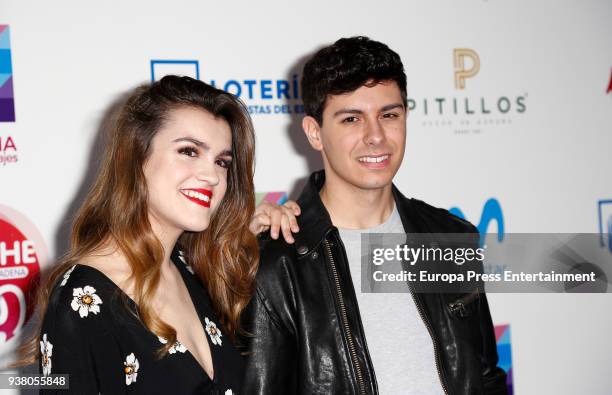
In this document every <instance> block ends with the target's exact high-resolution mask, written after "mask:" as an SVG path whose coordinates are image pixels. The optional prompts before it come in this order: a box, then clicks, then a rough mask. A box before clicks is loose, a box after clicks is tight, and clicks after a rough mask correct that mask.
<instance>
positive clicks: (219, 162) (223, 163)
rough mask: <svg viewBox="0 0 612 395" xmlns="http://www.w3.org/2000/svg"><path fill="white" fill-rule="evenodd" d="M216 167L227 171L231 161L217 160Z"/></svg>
mask: <svg viewBox="0 0 612 395" xmlns="http://www.w3.org/2000/svg"><path fill="white" fill-rule="evenodd" d="M215 163H216V164H217V165H218V166H221V167H222V168H224V169H228V168H229V167H230V165H231V164H232V161H231V160H226V159H217V161H216V162H215Z"/></svg>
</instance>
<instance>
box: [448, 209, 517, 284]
mask: <svg viewBox="0 0 612 395" xmlns="http://www.w3.org/2000/svg"><path fill="white" fill-rule="evenodd" d="M448 211H450V213H451V214H453V215H456V216H457V217H459V218H462V219H466V220H469V219H468V218H466V216H465V214H463V211H461V209H460V208H459V207H452V208H451V209H450V210H448ZM493 221H495V223H497V242H498V243H501V242H503V241H504V235H505V232H506V230H505V222H504V213H503V211H502V207H501V204H500V203H499V201H498V200H497V199H496V198H490V199H488V200H487V201H486V202H485V204H484V206H483V207H482V214H481V215H480V221H479V222H478V225H477V226H476V228H478V233H480V236H481V237H480V247H483V248H487V245H486V241H487V240H486V238H487V232H489V225H491V222H493ZM470 222H472V223H475V222H474V221H470ZM507 269H508V267H507V266H506V265H505V264H498V263H494V262H487V263H485V265H484V270H485V273H487V274H499V273H503V272H504V271H505V270H507Z"/></svg>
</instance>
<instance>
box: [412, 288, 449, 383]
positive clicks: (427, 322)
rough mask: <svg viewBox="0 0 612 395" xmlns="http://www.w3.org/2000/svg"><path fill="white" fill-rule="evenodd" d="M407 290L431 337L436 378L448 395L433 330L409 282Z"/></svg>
mask: <svg viewBox="0 0 612 395" xmlns="http://www.w3.org/2000/svg"><path fill="white" fill-rule="evenodd" d="M408 288H409V289H410V296H412V300H413V301H414V304H415V305H416V307H417V311H418V312H419V315H420V316H421V320H423V323H424V324H425V327H426V328H427V331H428V332H429V336H430V337H431V342H432V343H433V346H434V356H435V358H434V359H435V361H436V370H437V371H438V377H439V378H440V383H441V384H442V389H443V390H444V393H445V394H446V395H448V394H449V392H448V388H446V383H445V382H444V377H442V370H441V369H440V351H439V350H438V342H437V341H436V339H435V338H434V333H433V330H432V329H431V325H430V324H429V320H428V319H427V318H426V317H425V315H424V314H423V310H422V308H421V304H420V303H419V301H418V300H417V298H416V297H415V295H414V289H413V287H412V284H411V283H410V282H408Z"/></svg>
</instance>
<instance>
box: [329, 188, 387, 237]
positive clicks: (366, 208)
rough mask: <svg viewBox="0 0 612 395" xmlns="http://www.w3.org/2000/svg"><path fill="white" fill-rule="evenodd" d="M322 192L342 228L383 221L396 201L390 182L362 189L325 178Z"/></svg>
mask: <svg viewBox="0 0 612 395" xmlns="http://www.w3.org/2000/svg"><path fill="white" fill-rule="evenodd" d="M319 195H320V196H321V201H322V202H323V205H324V206H325V208H326V209H327V212H328V213H329V216H330V217H331V221H332V223H333V224H334V225H335V226H336V227H338V228H343V229H366V228H372V227H374V226H377V225H380V224H382V223H383V222H385V220H387V218H389V216H390V215H391V212H392V211H393V205H394V204H395V203H394V201H393V193H392V187H391V184H389V185H386V186H385V187H382V188H379V189H361V188H358V187H355V186H354V185H349V184H348V183H346V182H343V181H337V182H336V180H333V181H332V182H330V180H328V179H326V180H325V184H324V185H323V188H321V191H320V192H319Z"/></svg>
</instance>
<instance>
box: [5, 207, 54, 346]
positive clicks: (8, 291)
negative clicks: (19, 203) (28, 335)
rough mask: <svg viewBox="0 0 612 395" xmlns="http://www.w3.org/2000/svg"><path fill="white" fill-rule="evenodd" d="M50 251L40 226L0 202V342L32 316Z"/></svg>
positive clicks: (8, 338)
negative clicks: (38, 282) (36, 284)
mask: <svg viewBox="0 0 612 395" xmlns="http://www.w3.org/2000/svg"><path fill="white" fill-rule="evenodd" d="M46 257H47V251H46V248H45V245H44V243H43V240H42V237H41V235H40V233H39V232H38V230H37V229H36V227H35V226H34V225H33V224H32V223H31V222H30V221H28V220H27V218H25V217H24V216H23V215H21V214H20V213H18V212H17V211H15V210H13V209H11V208H9V207H6V206H2V205H0V346H2V345H3V344H4V343H6V342H8V341H9V340H10V339H12V338H13V337H14V336H15V335H16V334H18V333H19V331H20V330H21V328H22V327H23V324H24V323H25V322H26V320H27V319H28V318H29V316H30V314H31V311H28V306H29V305H30V303H29V298H30V297H33V296H34V295H33V294H34V293H33V292H31V291H32V286H33V283H34V280H36V279H37V278H38V276H39V275H40V265H41V263H42V264H44V261H45V260H46Z"/></svg>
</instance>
